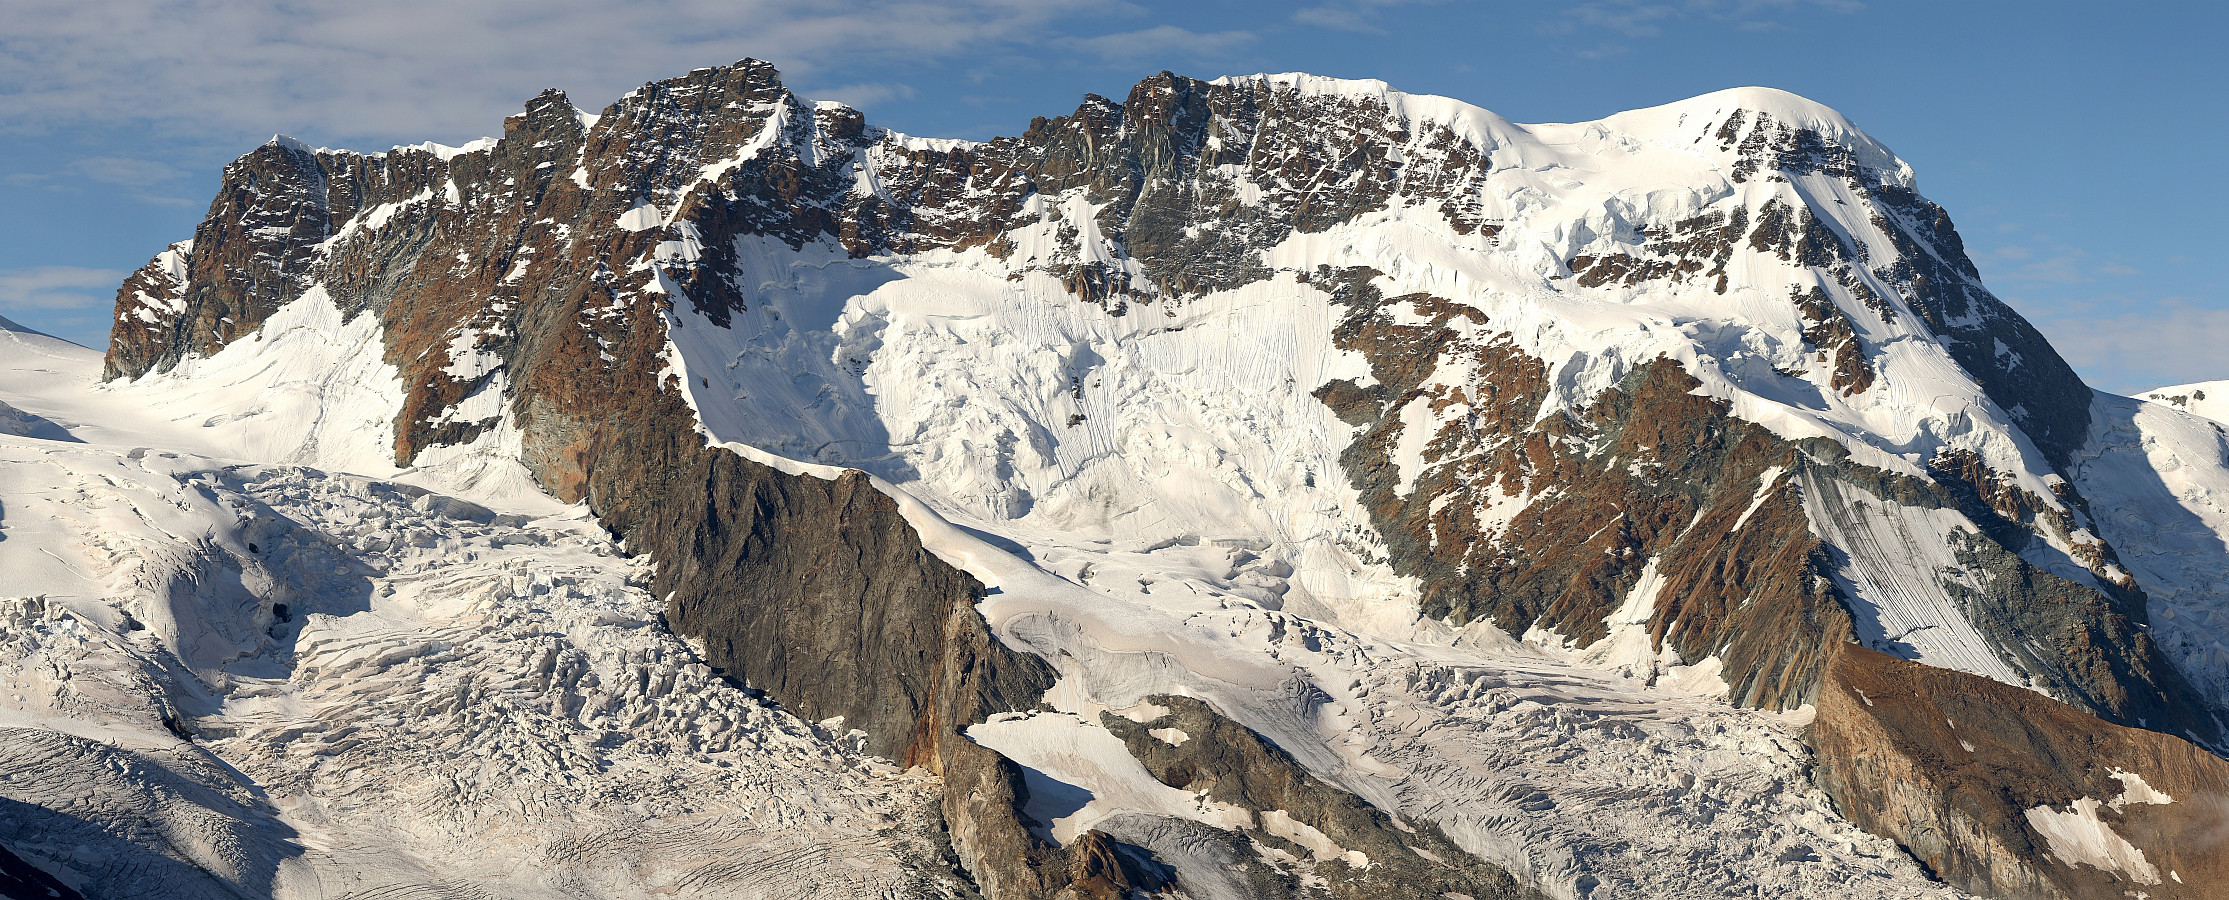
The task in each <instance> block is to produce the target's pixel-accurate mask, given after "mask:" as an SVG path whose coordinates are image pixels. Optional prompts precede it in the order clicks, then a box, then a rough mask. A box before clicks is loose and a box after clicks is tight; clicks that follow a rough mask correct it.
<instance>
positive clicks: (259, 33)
mask: <svg viewBox="0 0 2229 900" xmlns="http://www.w3.org/2000/svg"><path fill="white" fill-rule="evenodd" d="M0 10H4V11H5V12H6V16H7V20H8V21H9V23H10V25H9V28H8V29H6V30H5V31H4V32H0V202H4V203H5V204H6V207H7V208H8V209H9V210H10V211H12V212H14V213H15V214H14V215H12V216H5V217H0V315H5V316H8V317H10V318H13V319H15V320H17V321H20V322H22V323H24V324H25V325H28V326H30V327H33V328H38V329H40V330H44V331H48V332H51V333H55V334H58V335H60V336H62V337H66V338H69V339H72V340H77V341H80V342H82V343H89V344H92V345H94V346H100V345H101V344H102V343H103V342H104V341H105V338H106V327H107V317H108V312H109V309H110V306H111V303H112V301H113V298H114V292H115V288H116V285H117V284H118V282H120V281H121V280H122V279H123V277H124V275H125V274H127V273H128V272H129V271H130V270H131V269H133V268H136V267H137V266H139V265H141V264H142V263H144V262H146V260H147V259H148V258H149V257H151V256H153V255H154V254H155V253H157V252H159V251H160V250H162V249H163V247H164V246H166V245H168V244H169V243H170V242H172V241H175V240H180V239H183V238H186V237H189V236H191V234H192V229H193V226H194V224H195V223H196V222H198V221H199V220H200V218H201V214H202V210H203V209H204V208H205V207H206V205H207V203H208V199H209V198H210V197H211V196H212V195H213V194H214V193H215V189H216V185H217V180H218V176H219V174H220V172H221V169H222V167H223V165H224V163H226V162H228V161H230V160H231V159H233V158H234V157H237V156H238V155H240V154H241V153H244V152H246V151H247V150H249V149H252V148H253V147H254V146H255V145H256V144H259V143H261V142H262V141H263V140H265V139H267V138H268V137H269V136H270V135H271V134H273V133H276V132H284V133H288V134H291V135H294V136H296V137H299V138H302V139H304V140H306V141H308V142H310V143H312V144H322V145H328V146H337V147H349V148H352V149H359V150H379V149H385V148H386V147H388V146H392V145H396V144H409V143H418V142H421V141H426V140H433V141H438V142H441V143H447V144H460V143H463V142H465V141H467V140H470V139H472V138H474V137H478V136H481V135H484V134H489V133H495V132H498V131H499V130H500V128H501V122H502V118H503V117H504V116H506V115H509V114H510V113H512V112H515V111H516V110H517V109H519V108H520V106H521V105H522V104H523V103H524V102H525V101H526V99H528V98H530V97H532V96H534V95H535V94H536V93H538V92H539V91H540V90H541V89H543V88H546V87H557V88H560V89H563V90H565V91H566V92H567V93H568V94H570V95H571V96H572V97H573V98H574V101H575V102H576V103H577V104H579V105H580V106H582V107H584V108H589V109H600V108H602V107H603V106H604V105H605V104H607V103H609V102H611V101H612V100H615V99H617V98H618V97H619V96H620V95H622V94H624V93H626V92H627V91H628V90H630V89H632V88H634V87H635V86H638V85H640V84H642V83H644V82H647V81H651V80H656V79H662V78H668V77H673V76H677V75H680V74H683V73H685V72H687V71H689V70H690V69H694V68H699V67H703V66H708V65H722V64H726V63H729V62H733V61H734V60H736V59H740V58H743V57H746V56H749V57H757V58H762V59H767V60H770V61H771V62H773V63H775V65H776V66H778V67H779V68H780V69H781V70H782V72H783V74H784V77H785V81H786V82H787V83H788V84H789V85H790V86H791V87H793V88H794V89H796V90H797V91H798V92H799V93H801V94H804V95H806V96H809V97H814V98H819V99H834V100H841V101H844V102H847V103H851V104H853V105H855V106H859V107H860V108H862V109H863V110H865V111H866V112H867V114H868V116H869V119H870V121H873V122H875V123H877V124H880V125H884V126H887V127H890V128H894V129H897V130H900V131H904V132H907V133H912V134H919V135H924V136H931V137H959V138H973V139H981V138H987V137H991V136H994V135H998V134H1015V133H1019V132H1020V131H1021V130H1022V129H1023V128H1024V127H1026V126H1027V123H1028V121H1029V119H1030V118H1031V117H1034V116H1040V115H1043V116H1053V115H1061V114H1064V113H1066V112H1068V111H1070V110H1073V109H1074V108H1075V106H1076V104H1077V102H1078V101H1079V100H1080V99H1081V97H1082V95H1083V94H1084V93H1086V92H1096V93H1100V94H1106V95H1110V96H1116V97H1118V98H1119V97H1120V96H1121V95H1122V94H1123V93H1124V92H1126V91H1127V90H1128V88H1129V86H1130V85H1131V84H1133V83H1135V82H1136V81H1137V80H1138V79H1140V78H1142V77H1145V76H1147V75H1151V74H1153V73H1154V72H1156V71H1159V70H1162V69H1170V70H1174V71H1176V72H1179V73H1182V74H1187V75H1192V76H1196V77H1202V78H1212V77H1216V76H1220V75H1231V74H1246V73H1252V72H1264V71H1269V72H1281V71H1305V72H1311V73H1315V74H1321V75H1329V76H1335V77H1344V78H1375V79H1379V80H1383V81H1386V82H1388V83H1390V84H1391V85H1392V86H1393V87H1394V88H1396V89H1398V90H1403V91H1407V92H1410V93H1428V94H1440V95H1445V96H1450V97H1454V98H1457V99H1460V100H1463V101H1465V102H1468V103H1472V104H1475V105H1478V106H1482V107H1485V108H1487V109H1490V110H1493V111H1494V112H1496V113H1498V114H1500V115H1503V116H1505V117H1507V118H1509V119H1512V120H1515V121H1520V122H1545V121H1584V120H1591V119H1596V118H1600V117H1602V116H1605V115H1608V114H1611V113H1614V112H1618V111H1622V110H1626V109H1635V108H1641V107H1647V106H1654V105H1658V104H1662V103H1666V102H1671V101H1674V100H1678V99H1682V98H1685V97H1688V96H1693V95H1697V94H1703V93H1708V92H1710V91H1713V90H1718V89H1722V88H1727V87H1734V86H1739V85H1751V84H1755V85H1764V86H1770V87H1777V88H1782V89H1785V90H1789V91H1793V92H1796V93H1798V94H1802V95H1805V96H1807V97H1810V98H1812V99H1814V100H1817V101H1819V102H1822V103H1825V104H1827V105H1828V106H1832V107H1834V108H1836V109H1838V110H1840V111H1841V112H1843V113H1844V114H1846V115H1848V116H1849V117H1850V118H1851V119H1852V120H1854V121H1855V122H1857V123H1858V125H1859V126H1860V127H1862V128H1864V129H1866V131H1867V132H1868V133H1870V134H1872V135H1873V136H1874V137H1875V138H1878V139H1879V140H1881V141H1882V142H1883V143H1885V144H1887V145H1888V146H1890V147H1891V148H1893V149H1895V150H1896V151H1897V152H1898V154H1899V155H1901V156H1903V157H1904V158H1905V159H1906V160H1908V161H1910V162H1911V163H1912V165H1913V167H1914V168H1915V169H1916V170H1917V171H1918V173H1919V178H1920V188H1921V190H1922V191H1923V192H1925V193H1926V194H1927V195H1928V196H1929V197H1931V198H1932V199H1934V200H1936V201H1937V202H1939V203H1941V204H1942V205H1943V206H1945V207H1946V208H1948V209H1949V211H1950V213H1951V215H1952V217H1953V218H1954V219H1955V220H1956V221H1957V223H1958V225H1959V229H1960V231H1961V233H1962V234H1963V235H1964V236H1965V238H1966V241H1967V243H1968V245H1969V250H1970V251H1971V252H1972V253H1973V256H1974V258H1975V261H1976V262H1977V264H1979V265H1980V266H1981V269H1982V273H1983V276H1984V278H1985V279H1986V280H1987V281H1988V283H1989V285H1990V287H1991V288H1992V289H1993V290H1995V291H1996V292H1997V293H1998V294H1999V295H2000V296H2002V297H2004V298H2005V299H2006V300H2007V301H2008V302H2010V303H2011V304H2012V305H2013V306H2014V307H2015V308H2017V309H2019V310H2021V311H2022V312H2023V313H2025V314H2027V315H2028V316H2029V317H2030V318H2032V319H2034V320H2035V321H2036V322H2037V324H2038V325H2039V326H2041V327H2042V328H2043V329H2044V331H2045V333H2046V334H2048V335H2049V336H2050V337H2051V338H2052V340H2053V342H2054V343H2055V344H2056V345H2057V346H2058V347H2059V349H2060V351H2061V353H2063V354H2064V355H2066V356H2067V358H2068V359H2069V361H2070V362H2072V363H2074V365H2075V366H2076V368H2077V369H2078V370H2080V371H2081V372H2082V374H2083V375H2084V377H2085V378H2087V379H2088V380H2089V381H2090V382H2091V383H2092V384H2093V385H2095V386H2098V387H2101V388H2105V389H2108V390H2115V391H2121V392H2131V391H2136V390H2140V389H2142V388H2145V387H2150V386H2154V385H2157V384H2166V383H2179V382H2189V381H2198V380H2207V379H2214V378H2223V377H2229V354H2223V353H2222V352H2221V351H2220V350H2219V348H2222V347H2229V296H2225V294H2224V291H2223V290H2222V289H2221V288H2220V286H2219V285H2218V284H2217V283H2216V279H2215V278H2214V277H2212V275H2211V266H2210V265H2209V264H2210V263H2211V261H2212V260H2213V259H2214V258H2216V257H2217V256H2218V255H2219V251H2218V250H2216V249H2215V248H2216V247H2218V246H2219V245H2220V244H2221V243H2222V242H2223V241H2224V239H2229V233H2225V232H2229V225H2224V224H2222V223H2221V222H2220V221H2219V219H2218V217H2208V216H2204V215H2202V214H2194V213H2193V212H2192V211H2193V210H2205V209H2211V208H2215V207H2216V206H2217V205H2218V203H2217V202H2218V201H2221V200H2224V199H2229V197H2225V196H2224V195H2225V194H2229V175H2225V174H2224V172H2223V167H2221V166H2219V165H2218V163H2217V162H2216V161H2215V157H2216V156H2217V153H2218V151H2216V150H2214V149H2212V148H2217V147H2219V146H2222V145H2223V144H2224V143H2229V123H2225V122H2224V121H2223V119H2224V117H2222V116H2221V115H2219V113H2218V111H2217V110H2218V108H2219V103H2220V101H2219V99H2218V98H2219V96H2220V95H2221V93H2222V91H2223V89H2224V88H2229V66H2225V64H2224V63H2223V62H2222V57H2221V55H2220V54H2219V53H2218V52H2217V51H2215V50H2214V49H2213V48H2212V47H2211V46H2210V43H2211V41H2212V40H2213V38H2215V37H2217V36H2218V35H2220V34H2223V33H2229V27H2225V26H2229V14H2225V13H2224V12H2223V11H2222V10H2221V9H2219V8H2216V7H2214V6H2211V5H2201V4H2195V3H2192V4H2152V5H2147V6H2144V7H2142V8H2141V9H2119V8H2098V7H2094V6H2092V5H2089V4H2079V3H2036V4H2021V5H2018V6H2017V7H2016V6H2014V5H2010V4H2005V5H1998V4H1972V3H1966V4H1943V3H1919V2H1879V0H1874V2H1864V3H1860V2H1856V0H1665V2H1642V0H1604V2H1587V3H1578V4H1564V5H1540V4H1519V3H1504V2H1482V3H1461V2H1444V0H1443V2H1432V0H1325V2H1314V3H1309V4H1304V5H1300V6H1298V7H1295V6H1293V5H1291V4H1271V3H1266V2H1222V0H1194V2H1190V3H1183V4H1178V3H1157V2H1117V3H1094V2H1086V0H1041V2H1031V0H962V2H949V3H921V2H908V0H846V2H820V3H814V2H805V0H746V2H740V3H734V2H715V0H643V2H633V3H623V4H607V3H602V2H593V0H538V2H530V0H488V2H478V3H456V2H453V0H397V2H391V3H385V4H379V5H377V6H376V7H375V6H374V5H371V4H355V3H339V2H331V0H310V2H290V3H275V2H250V0H183V2H154V0H81V2H60V0H0ZM2163 132H2164V133H2165V134H2166V137H2165V138H2163V137H2162V136H2161V135H2162V133H2163Z"/></svg>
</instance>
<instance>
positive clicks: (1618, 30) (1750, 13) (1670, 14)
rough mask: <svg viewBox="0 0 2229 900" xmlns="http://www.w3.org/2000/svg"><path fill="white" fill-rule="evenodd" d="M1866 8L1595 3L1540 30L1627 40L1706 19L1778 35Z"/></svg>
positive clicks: (1627, 0)
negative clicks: (1815, 18) (1808, 15)
mask: <svg viewBox="0 0 2229 900" xmlns="http://www.w3.org/2000/svg"><path fill="white" fill-rule="evenodd" d="M1864 8H1865V4H1863V3H1861V2H1858V0H1670V2H1666V0H1596V2H1590V3H1580V4H1575V5H1572V6H1570V7H1567V8H1565V9H1564V10H1563V11H1562V13H1561V14H1560V15H1559V16H1557V17H1555V18H1552V19H1549V20H1548V21H1546V22H1544V23H1542V24H1541V26H1540V30H1541V31H1542V32H1543V33H1546V34H1557V35H1573V36H1581V35H1589V34H1611V35H1616V36H1617V37H1620V38H1624V39H1626V40H1647V39H1650V38H1656V37H1661V36H1662V35H1663V34H1664V29H1665V28H1666V27H1667V26H1669V25H1671V24H1673V23H1675V22H1679V21H1682V20H1688V19H1707V20H1711V21H1715V22H1719V23H1722V24H1724V25H1729V26H1732V27H1733V28H1735V29H1738V30H1741V31H1748V32H1765V31H1777V30H1780V29H1781V28H1784V27H1786V26H1785V25H1784V24H1783V23H1782V22H1781V21H1780V18H1781V17H1784V16H1787V15H1790V14H1794V13H1800V12H1804V11H1809V10H1816V11H1822V12H1829V13H1840V14H1849V13H1854V12H1858V11H1860V10H1863V9H1864ZM1626 49H1627V48H1626V46H1625V45H1623V44H1619V43H1616V42H1605V43H1596V44H1593V45H1590V46H1586V47H1580V48H1577V49H1573V50H1571V51H1570V52H1572V53H1573V54H1575V55H1577V56H1579V57H1581V58H1584V59H1600V58H1603V57H1606V56H1615V55H1618V54H1620V53H1624V52H1625V51H1626Z"/></svg>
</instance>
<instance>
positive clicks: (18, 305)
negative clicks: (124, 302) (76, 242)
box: [0, 266, 126, 312]
mask: <svg viewBox="0 0 2229 900" xmlns="http://www.w3.org/2000/svg"><path fill="white" fill-rule="evenodd" d="M125 274H126V273H124V272H120V271H117V270H115V269H88V268H83V267H79V266H39V267H37V268H31V269H0V309H5V310H9V311H11V312H14V311H22V310H52V309H84V308H87V307H92V306H101V305H106V304H107V303H108V302H109V301H110V300H112V299H114V297H115V293H116V285H117V284H118V283H120V282H122V281H123V280H124V275H125Z"/></svg>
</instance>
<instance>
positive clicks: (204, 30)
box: [0, 0, 1235, 142]
mask: <svg viewBox="0 0 2229 900" xmlns="http://www.w3.org/2000/svg"><path fill="white" fill-rule="evenodd" d="M7 8H8V13H7V19H8V26H7V27H6V28H5V29H0V123H5V124H0V128H8V129H13V130H24V129H31V130H51V129H55V128H70V127H79V126H84V125H88V124H101V123H112V122H145V123H154V124H157V125H162V126H169V127H173V128H179V129H184V130H187V131H190V132H192V133H196V134H200V135H205V136H209V137H219V133H223V136H222V137H221V138H219V139H223V140H230V139H236V138H237V137H238V136H244V135H254V136H261V135H264V134H268V133H271V132H276V131H287V132H290V133H296V134H300V135H302V136H304V137H306V138H311V139H314V140H324V141H333V142H347V141H350V140H352V139H353V140H357V141H361V140H363V139H365V138H376V139H388V140H418V139H434V140H445V141H452V142H454V141H461V140H465V139H469V138H471V137H476V136H478V135H481V134H485V133H488V132H490V131H493V130H495V129H496V128H498V127H500V125H499V123H500V122H501V120H502V117H503V116H505V115H508V114H510V113H512V112H515V111H516V110H517V108H518V107H519V105H520V104H521V103H523V102H524V101H525V100H526V99H527V98H529V97H532V96H534V94H535V93H537V92H539V91H540V90H541V89H543V88H545V87H558V88H562V89H564V90H565V91H566V92H567V93H569V94H571V95H573V96H574V98H575V100H576V102H578V103H580V104H581V105H582V106H584V107H600V106H602V105H603V104H605V103H607V102H610V101H611V100H614V99H616V98H617V97H619V95H621V94H623V93H625V92H626V91H627V90H629V89H631V88H633V87H634V86H636V85H639V84H642V83H643V82H645V81H648V80H651V79H656V78H665V77H670V76H672V75H675V74H678V72H679V71H680V70H682V69H686V68H687V67H689V66H690V65H703V64H708V63H716V62H728V61H732V60H735V59H739V58H742V57H744V56H754V55H755V56H759V57H762V58H768V59H769V61H771V62H773V63H774V64H775V65H776V66H777V67H779V68H781V69H782V71H783V74H784V77H785V80H786V81H788V82H789V83H790V84H791V85H792V86H793V87H797V88H799V89H800V90H801V92H803V93H806V94H808V95H813V94H814V93H815V91H814V89H815V88H817V87H827V86H837V85H849V86H851V87H853V88H857V87H860V86H861V85H860V82H861V79H860V78H859V77H858V75H857V74H856V71H857V70H858V69H859V68H861V67H863V66H864V65H867V64H877V65H888V64H891V63H897V64H921V63H931V62H939V61H948V60H956V59H963V58H966V57H968V56H970V55H973V54H978V53H982V52H986V51H987V50H991V49H995V48H999V47H1007V46H1018V45H1022V44H1024V43H1027V42H1033V41H1040V40H1044V39H1046V38H1048V37H1050V36H1055V35H1058V34H1060V33H1061V29H1060V28H1059V27H1058V26H1061V25H1063V24H1070V23H1071V20H1085V19H1089V18H1096V17H1100V16H1103V15H1105V14H1106V9H1105V7H1103V6H1098V5H1095V4H1093V3H1091V2H1089V0H957V2H944V3H925V2H919V0H847V2H814V0H740V2H737V0H642V2H635V3H625V4H615V3H607V2H603V0H475V2H456V0H392V2H381V3H361V2H356V0H300V2H275V0H173V2H163V0H9V2H8V3H7ZM1085 24H1088V22H1086V23H1085ZM1178 31H1181V29H1179V30H1178ZM1231 34H1232V33H1224V34H1223V35H1193V34H1192V33H1190V32H1184V33H1182V34H1171V35H1168V37H1169V38H1171V39H1172V40H1173V41H1176V42H1177V43H1179V44H1182V45H1186V46H1189V47H1191V48H1193V49H1199V48H1201V47H1213V46H1224V47H1227V46H1230V45H1232V44H1233V43H1234V42H1235V39H1234V38H1233V37H1232V36H1231ZM1150 36H1151V35H1150V33H1143V34H1142V33H1139V32H1129V33H1126V34H1116V35H1107V36H1105V37H1103V38H1098V39H1088V38H1087V39H1086V40H1087V41H1092V40H1095V41H1099V42H1100V43H1099V44H1097V45H1096V46H1103V47H1106V48H1108V49H1109V50H1110V51H1112V50H1114V49H1119V48H1122V47H1126V46H1133V45H1136V44H1137V43H1138V42H1139V41H1140V40H1141V39H1143V38H1144V37H1150ZM860 96H867V94H864V93H862V94H861V95H860ZM874 96H875V97H876V98H877V99H894V98H898V97H900V96H901V95H898V94H896V93H894V92H885V93H882V94H876V95H874Z"/></svg>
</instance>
